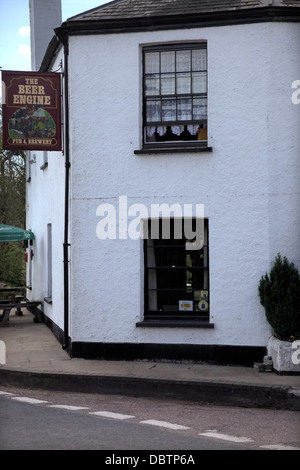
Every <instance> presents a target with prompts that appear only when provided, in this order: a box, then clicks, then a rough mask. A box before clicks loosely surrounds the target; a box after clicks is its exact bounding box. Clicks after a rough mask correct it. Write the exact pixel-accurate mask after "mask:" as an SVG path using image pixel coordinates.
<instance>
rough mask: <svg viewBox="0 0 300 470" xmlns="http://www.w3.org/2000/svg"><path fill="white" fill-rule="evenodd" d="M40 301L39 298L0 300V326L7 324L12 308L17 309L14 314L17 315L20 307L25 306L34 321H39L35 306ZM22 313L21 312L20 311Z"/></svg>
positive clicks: (20, 309)
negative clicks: (0, 313) (17, 300)
mask: <svg viewBox="0 0 300 470" xmlns="http://www.w3.org/2000/svg"><path fill="white" fill-rule="evenodd" d="M41 303H42V302H41V301H40V300H25V301H20V302H16V301H14V302H12V301H11V300H8V299H4V300H0V311H1V310H2V312H3V313H2V315H1V316H0V326H8V325H9V315H10V312H11V310H12V309H15V308H16V309H17V312H16V314H17V315H19V314H20V313H19V312H20V311H22V308H26V309H28V310H30V311H32V313H33V315H34V318H33V321H34V322H36V323H37V322H39V318H38V310H37V307H38V306H39V305H40V304H41ZM21 314H22V313H21Z"/></svg>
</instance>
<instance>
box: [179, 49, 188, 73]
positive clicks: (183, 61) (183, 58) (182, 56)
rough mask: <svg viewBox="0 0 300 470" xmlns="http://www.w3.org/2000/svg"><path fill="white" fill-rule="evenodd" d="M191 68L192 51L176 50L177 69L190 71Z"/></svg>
mask: <svg viewBox="0 0 300 470" xmlns="http://www.w3.org/2000/svg"><path fill="white" fill-rule="evenodd" d="M190 70H191V51H177V52H176V71H177V72H190Z"/></svg>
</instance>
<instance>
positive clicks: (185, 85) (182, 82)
mask: <svg viewBox="0 0 300 470" xmlns="http://www.w3.org/2000/svg"><path fill="white" fill-rule="evenodd" d="M177 93H179V94H183V93H189V94H190V93H191V74H190V73H180V74H178V75H177Z"/></svg>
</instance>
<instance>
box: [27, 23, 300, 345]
mask: <svg viewBox="0 0 300 470" xmlns="http://www.w3.org/2000/svg"><path fill="white" fill-rule="evenodd" d="M178 40H180V41H197V40H207V45H208V136H209V145H210V146H212V148H213V151H212V152H204V153H199V154H188V153H182V154H173V155H172V154H167V155H155V156H154V155H135V154H134V150H137V149H139V148H140V147H141V136H142V129H141V126H142V59H141V51H142V46H143V45H150V44H153V43H162V44H163V43H166V42H171V43H172V42H176V41H178ZM299 53H300V32H299V27H298V25H297V24H285V23H270V24H269V23H262V24H251V25H246V26H243V25H239V26H224V27H219V28H214V27H211V28H205V29H201V30H198V29H190V30H178V31H159V32H155V33H150V32H148V33H131V34H127V35H125V34H116V35H90V36H78V37H76V36H72V37H70V56H69V60H70V70H69V80H70V91H69V93H70V95H69V96H70V137H71V205H70V207H71V219H70V221H71V225H70V227H71V228H70V242H71V249H70V255H71V258H70V270H71V271H70V272H71V286H70V312H71V320H70V321H71V331H70V334H71V337H72V341H83V342H103V343H105V342H112V343H114V342H115V343H118V342H121V343H126V342H127V343H134V342H137V343H170V344H174V343H180V344H181V343H189V344H219V345H222V344H227V345H248V346H264V345H266V343H267V339H268V336H269V335H270V328H269V326H268V325H267V323H266V320H265V315H264V310H263V308H262V307H261V305H260V303H259V298H258V291H257V287H258V282H259V279H260V277H261V275H263V274H264V273H265V272H266V271H267V270H269V268H270V265H271V263H272V262H273V259H274V257H275V255H276V254H277V252H279V251H280V252H281V253H282V254H283V255H286V256H287V257H288V258H289V259H291V261H293V262H295V263H296V264H297V263H298V265H299V253H300V249H299V248H300V246H299V244H300V236H299V235H300V213H299V174H300V164H299V158H298V157H299V153H300V142H299V134H298V129H299V109H298V108H299V107H297V106H296V105H294V104H293V103H292V101H291V95H292V91H293V90H292V88H291V85H292V82H293V81H294V80H297V79H300V64H299V61H297V60H296V58H297V57H299ZM56 158H58V157H56ZM58 168H60V170H59V171H58ZM55 171H56V173H55V172H53V173H51V176H50V173H49V178H54V179H55V178H57V180H56V182H55V183H54V180H53V184H56V185H57V184H59V186H60V185H61V184H63V183H62V180H63V178H62V172H63V170H62V164H61V163H59V167H57V168H56V170H55ZM57 172H58V173H59V174H57ZM58 182H59V183H58ZM34 184H41V183H34ZM46 191H49V192H50V193H51V194H52V195H53V193H52V192H51V189H49V190H48V189H47V190H46ZM61 191H62V189H61V188H60V190H59V193H60V192H61ZM51 194H49V198H47V197H46V198H45V200H46V202H45V206H46V208H47V209H45V211H44V212H47V211H48V212H51V208H50V206H51V204H50V202H49V201H51V200H52V196H51ZM119 196H127V202H128V206H130V205H132V204H134V203H141V204H144V205H145V207H147V208H148V210H149V213H150V208H151V204H155V203H157V204H163V203H167V204H169V205H171V204H173V203H178V204H180V205H182V206H183V205H184V204H192V205H193V207H194V208H195V206H196V204H203V205H204V214H205V217H207V218H208V219H209V243H210V307H211V308H210V310H211V322H212V323H214V325H215V327H214V328H213V329H193V328H184V329H180V328H171V329H168V328H159V329H156V328H136V322H137V321H140V320H142V319H143V247H142V241H141V240H140V239H138V240H131V239H127V240H119V239H117V240H99V238H98V237H97V234H96V228H97V224H98V222H99V220H100V219H99V217H97V215H96V211H97V208H98V207H99V205H101V204H104V203H110V204H113V205H114V207H115V208H116V211H118V210H119V207H118V204H119ZM38 204H39V202H38V201H32V202H31V205H32V210H33V211H35V212H38V214H41V213H42V211H41V208H40V207H38ZM54 204H55V205H57V204H58V202H57V201H56V202H54ZM61 204H62V202H61ZM58 205H59V204H58ZM59 210H61V207H60V208H59ZM51 213H52V212H51ZM39 217H40V218H41V219H43V224H45V221H46V217H45V216H44V215H39ZM60 217H61V216H60ZM32 229H33V230H34V227H32ZM41 249H42V248H41ZM57 249H58V247H57ZM61 250H62V249H61ZM61 261H62V253H61V257H58V258H57V260H55V263H61ZM56 266H57V267H58V264H56ZM59 266H60V267H58V271H59V270H60V269H62V268H61V265H59ZM42 271H43V268H42V266H41V267H40V272H41V273H42ZM60 281H61V276H60V275H59V282H60ZM62 287H63V286H62V284H61V285H60V289H61V290H62ZM58 290H59V289H58ZM57 298H58V299H59V300H58V305H61V292H60V293H59V292H58V291H57ZM52 315H53V314H52ZM55 315H57V318H56V320H55V321H56V322H58V324H59V325H61V324H62V315H63V311H62V310H61V311H60V312H59V313H56V314H55ZM53 318H54V317H53Z"/></svg>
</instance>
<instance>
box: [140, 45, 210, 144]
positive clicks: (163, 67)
mask: <svg viewBox="0 0 300 470" xmlns="http://www.w3.org/2000/svg"><path fill="white" fill-rule="evenodd" d="M143 53H144V109H143V111H144V144H149V145H157V144H159V145H160V146H161V145H164V144H165V143H169V142H172V143H176V145H180V143H181V145H184V146H186V145H195V144H197V145H200V146H201V145H202V146H206V145H207V48H206V42H201V43H198V44H188V45H187V44H182V45H176V46H174V45H173V46H165V47H162V46H161V47H147V48H145V49H144V51H143Z"/></svg>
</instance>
